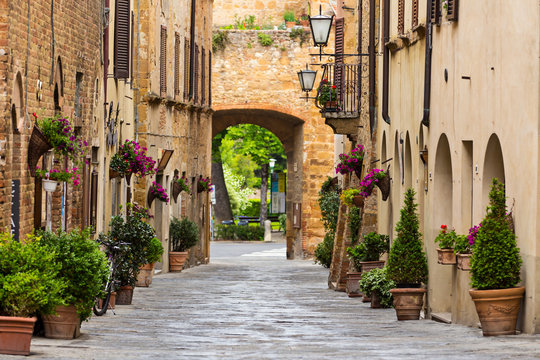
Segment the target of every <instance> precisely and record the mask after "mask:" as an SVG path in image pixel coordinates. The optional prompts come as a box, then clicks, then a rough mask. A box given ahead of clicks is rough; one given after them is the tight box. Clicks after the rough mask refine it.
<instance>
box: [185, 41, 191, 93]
mask: <svg viewBox="0 0 540 360" xmlns="http://www.w3.org/2000/svg"><path fill="white" fill-rule="evenodd" d="M190 52H191V49H190V47H189V40H188V39H185V40H184V100H187V98H188V96H189V62H190V59H189V54H190Z"/></svg>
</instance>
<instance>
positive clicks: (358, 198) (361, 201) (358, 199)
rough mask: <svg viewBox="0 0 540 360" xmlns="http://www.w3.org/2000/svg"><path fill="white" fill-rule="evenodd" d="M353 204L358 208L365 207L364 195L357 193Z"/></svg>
mask: <svg viewBox="0 0 540 360" xmlns="http://www.w3.org/2000/svg"><path fill="white" fill-rule="evenodd" d="M353 204H354V206H356V207H358V208H363V207H364V197H363V196H362V195H355V196H354V197H353Z"/></svg>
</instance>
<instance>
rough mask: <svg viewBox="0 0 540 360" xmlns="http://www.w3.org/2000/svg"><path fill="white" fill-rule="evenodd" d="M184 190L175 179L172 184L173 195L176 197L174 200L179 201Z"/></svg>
mask: <svg viewBox="0 0 540 360" xmlns="http://www.w3.org/2000/svg"><path fill="white" fill-rule="evenodd" d="M181 192H182V187H181V186H180V184H179V183H177V182H176V181H173V184H172V197H173V199H174V202H175V203H176V202H178V201H177V199H178V195H180V193H181Z"/></svg>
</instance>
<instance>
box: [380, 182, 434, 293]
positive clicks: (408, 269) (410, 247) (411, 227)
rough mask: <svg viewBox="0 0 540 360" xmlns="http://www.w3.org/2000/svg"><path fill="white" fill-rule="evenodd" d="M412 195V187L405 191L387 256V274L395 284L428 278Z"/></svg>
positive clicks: (415, 282) (421, 280)
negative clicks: (393, 237) (403, 202)
mask: <svg viewBox="0 0 540 360" xmlns="http://www.w3.org/2000/svg"><path fill="white" fill-rule="evenodd" d="M414 195H415V192H414V190H413V189H408V190H407V192H406V193H405V204H404V205H403V208H401V211H400V212H401V215H400V219H399V221H398V223H397V224H396V232H397V236H396V238H395V239H394V243H393V244H392V249H391V250H390V254H389V256H388V276H389V278H390V279H392V280H393V281H394V282H395V283H396V284H421V283H425V282H426V281H427V278H428V267H427V259H426V254H425V253H424V250H423V244H422V241H421V240H420V239H421V238H422V234H421V233H420V230H419V222H418V215H417V213H416V208H417V207H418V205H417V204H415V203H414Z"/></svg>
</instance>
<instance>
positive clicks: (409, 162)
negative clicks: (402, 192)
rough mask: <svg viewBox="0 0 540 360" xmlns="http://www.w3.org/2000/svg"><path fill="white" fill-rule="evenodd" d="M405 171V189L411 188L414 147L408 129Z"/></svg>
mask: <svg viewBox="0 0 540 360" xmlns="http://www.w3.org/2000/svg"><path fill="white" fill-rule="evenodd" d="M404 155H405V156H404V160H405V163H404V171H405V179H404V180H405V187H404V189H408V188H410V187H411V186H412V185H413V183H412V147H411V139H410V137H409V132H408V131H407V136H406V138H405V154H404Z"/></svg>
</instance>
